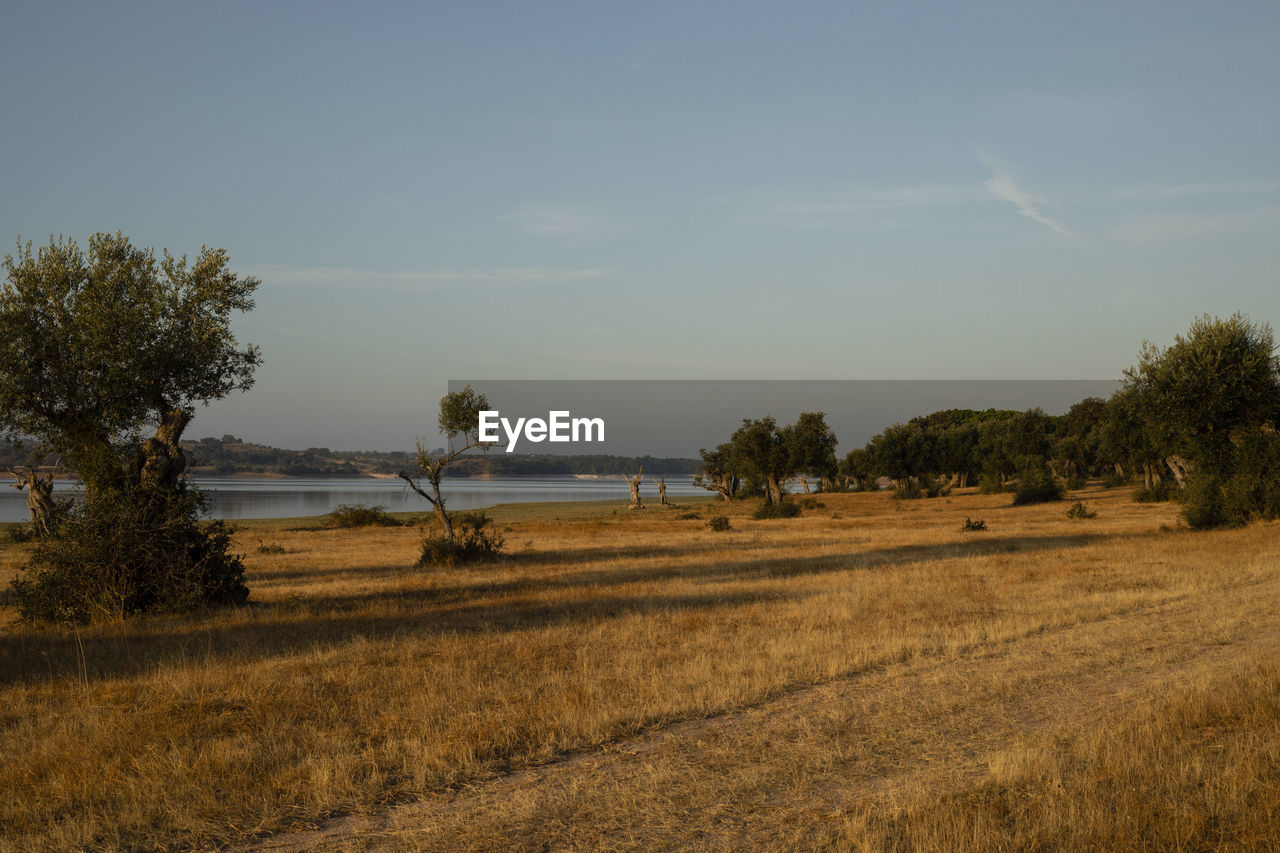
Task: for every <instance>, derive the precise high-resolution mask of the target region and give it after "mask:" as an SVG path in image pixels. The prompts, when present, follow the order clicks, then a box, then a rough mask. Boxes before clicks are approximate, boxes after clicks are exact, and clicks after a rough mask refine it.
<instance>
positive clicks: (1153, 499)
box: [1133, 480, 1173, 504]
mask: <svg viewBox="0 0 1280 853" xmlns="http://www.w3.org/2000/svg"><path fill="white" fill-rule="evenodd" d="M1172 496H1173V489H1172V488H1171V487H1170V486H1169V481H1168V480H1160V481H1158V482H1157V483H1156V484H1155V485H1154V486H1152V487H1151V488H1147V487H1146V486H1143V487H1142V488H1141V489H1138V491H1136V492H1134V493H1133V499H1134V500H1135V501H1137V502H1138V503H1140V504H1153V503H1161V502H1163V501H1167V500H1169V498H1170V497H1172Z"/></svg>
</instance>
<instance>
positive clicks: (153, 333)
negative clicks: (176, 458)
mask: <svg viewBox="0 0 1280 853" xmlns="http://www.w3.org/2000/svg"><path fill="white" fill-rule="evenodd" d="M228 263H229V259H228V256H227V253H226V252H224V251H223V250H221V249H202V250H201V252H200V254H199V256H198V257H197V258H196V260H195V262H194V263H193V264H188V262H187V259H186V257H185V256H184V257H182V258H179V259H175V258H173V257H172V256H171V255H169V253H168V252H165V253H164V254H163V257H162V258H160V259H157V258H156V256H155V253H154V252H153V250H151V249H139V248H136V247H134V246H132V245H131V244H130V243H129V240H128V239H127V238H126V237H124V236H123V235H121V234H119V233H117V234H115V235H111V234H95V235H93V236H92V237H90V238H89V250H88V253H87V254H86V253H83V252H81V250H80V248H79V247H78V246H77V245H76V243H75V242H74V241H67V240H62V239H59V240H56V241H50V243H49V245H48V246H44V247H41V248H40V249H39V250H38V251H37V252H35V253H33V252H32V247H31V243H30V242H28V243H26V244H25V245H23V244H21V243H20V244H19V245H18V251H17V254H16V255H7V256H6V257H5V259H4V270H5V273H6V281H5V284H4V286H3V289H2V290H0V379H2V380H3V381H0V425H2V426H3V427H5V428H6V429H9V430H12V431H13V432H14V433H15V434H20V435H25V436H30V437H31V438H34V439H35V440H37V441H39V442H41V443H42V444H43V445H44V446H45V447H47V448H49V449H51V450H52V451H53V452H55V453H56V454H57V455H58V456H60V457H61V459H62V461H63V463H64V464H65V465H67V466H68V467H70V468H71V469H72V470H75V471H76V472H77V473H78V474H79V475H80V477H81V478H82V479H83V480H84V481H85V483H86V486H87V487H88V488H89V489H90V490H92V489H94V488H97V487H99V486H106V485H108V484H112V483H118V482H121V481H126V482H127V481H129V480H131V479H133V480H136V477H137V472H136V471H134V470H132V466H133V464H134V459H135V456H136V452H137V449H138V447H139V443H140V441H139V436H140V434H141V431H142V430H143V429H144V427H146V426H148V425H152V424H155V423H157V422H159V421H160V420H161V419H162V418H163V417H164V416H165V415H167V414H169V413H170V412H173V411H175V410H176V411H181V412H185V413H186V414H187V415H188V416H189V415H190V413H191V412H192V411H193V410H194V406H195V404H196V403H201V402H202V403H207V402H209V401H211V400H217V399H220V398H222V397H225V396H227V395H228V394H229V393H231V392H232V391H234V390H237V389H238V390H245V389H248V388H249V387H250V386H251V385H252V384H253V373H254V369H255V368H256V367H257V366H258V364H259V363H260V361H261V358H260V355H259V352H258V349H257V348H256V347H253V346H249V347H245V348H243V349H242V348H240V347H239V346H238V344H237V342H236V339H235V336H234V335H233V334H232V331H231V315H232V314H233V313H234V312H242V311H249V310H251V309H252V308H253V300H252V298H251V296H252V293H253V291H254V289H255V288H257V286H258V281H257V279H254V278H247V277H246V278H239V277H237V276H236V275H235V274H234V273H232V272H231V271H230V270H229V269H228Z"/></svg>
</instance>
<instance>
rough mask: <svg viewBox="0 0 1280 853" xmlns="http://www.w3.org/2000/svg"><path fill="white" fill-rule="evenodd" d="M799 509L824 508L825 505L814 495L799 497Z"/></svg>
mask: <svg viewBox="0 0 1280 853" xmlns="http://www.w3.org/2000/svg"><path fill="white" fill-rule="evenodd" d="M800 508H801V509H826V508H827V505H826V504H824V503H823V502H822V501H820V500H818V499H817V498H815V497H803V498H801V499H800Z"/></svg>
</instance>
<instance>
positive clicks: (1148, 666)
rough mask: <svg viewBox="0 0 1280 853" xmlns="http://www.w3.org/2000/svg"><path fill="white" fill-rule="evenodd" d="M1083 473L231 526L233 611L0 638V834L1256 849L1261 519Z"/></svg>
mask: <svg viewBox="0 0 1280 853" xmlns="http://www.w3.org/2000/svg"><path fill="white" fill-rule="evenodd" d="M1082 496H1083V497H1084V498H1085V499H1086V500H1087V501H1089V503H1090V504H1091V505H1092V506H1093V507H1095V508H1097V509H1098V510H1099V516H1098V518H1096V519H1090V520H1082V521H1071V520H1068V519H1067V518H1066V517H1065V514H1064V513H1065V510H1066V508H1067V506H1068V504H1067V503H1063V504H1050V505H1044V506H1038V507H1026V508H1012V507H1009V506H1007V504H1008V501H1009V498H1008V496H994V497H981V496H976V495H966V496H959V497H954V498H946V499H936V500H930V501H917V502H899V501H892V500H890V499H888V497H887V496H885V495H828V496H823V497H822V498H821V500H822V501H823V502H824V503H825V505H826V506H825V508H824V509H815V510H810V511H807V512H806V514H805V517H804V518H801V519H795V520H786V521H762V522H755V521H751V520H750V519H749V517H748V516H749V509H750V508H749V507H747V506H740V505H734V506H733V507H731V508H729V509H728V510H727V514H728V515H730V516H731V517H732V523H733V529H732V530H731V531H729V532H726V533H715V532H712V531H710V530H708V529H707V527H706V523H705V518H706V516H708V515H710V514H712V510H711V507H710V505H707V504H702V505H699V507H698V512H699V513H700V517H699V518H692V519H691V518H682V516H683V515H684V514H685V511H686V510H687V509H689V507H687V506H686V507H684V508H682V509H677V510H669V511H661V510H657V509H650V510H646V511H644V512H643V513H636V514H631V513H628V512H627V511H626V510H625V509H623V510H620V511H618V512H616V513H615V512H614V509H615V508H614V507H612V506H606V507H601V506H599V505H575V506H554V507H546V506H544V507H508V508H503V509H501V510H500V511H499V512H498V513H497V514H498V516H499V517H500V519H501V523H502V525H504V526H507V527H509V528H510V530H509V531H507V533H506V537H507V544H508V550H509V551H510V552H511V556H510V557H509V558H508V559H505V560H503V561H502V562H500V563H497V564H495V565H490V566H483V567H477V568H474V569H466V570H452V571H448V572H434V571H426V570H421V569H414V568H412V567H411V566H412V564H413V562H414V560H415V558H416V556H417V541H418V538H419V536H420V531H419V530H417V529H416V528H413V527H404V528H378V529H371V530H359V531H341V530H338V531H329V530H317V529H296V527H294V528H291V526H290V525H280V524H274V525H272V524H255V525H252V526H248V527H246V528H245V529H244V530H243V531H242V532H241V534H240V542H241V546H242V548H243V550H245V551H247V552H248V556H247V558H246V561H247V562H248V564H249V566H250V572H251V576H250V582H251V588H252V590H253V599H252V600H253V604H252V606H250V607H247V608H244V609H242V610H239V611H235V612H230V613H221V614H215V615H210V616H207V617H202V618H199V619H177V618H164V619H151V620H146V621H142V622H137V623H133V624H128V625H115V626H104V627H99V628H93V629H87V630H82V631H78V632H42V631H32V630H29V629H25V628H22V627H20V626H18V625H16V624H10V625H8V626H7V627H6V628H4V629H3V633H2V634H0V732H2V734H0V737H2V738H3V742H2V749H0V791H4V792H6V794H7V796H5V797H3V798H0V827H2V828H3V841H2V842H0V846H2V847H3V848H4V849H15V850H25V849H49V848H59V849H79V848H83V847H88V848H107V849H115V848H129V849H155V848H161V847H197V848H209V847H214V846H219V845H225V844H230V845H233V846H238V847H239V846H246V845H248V846H257V847H261V848H269V849H297V850H306V849H321V848H327V849H368V848H371V847H379V846H381V847H383V848H385V849H414V850H416V849H439V850H453V849H468V848H470V849H506V848H511V847H515V848H523V849H547V848H576V849H620V848H628V849H636V848H639V849H652V848H664V847H666V848H674V849H683V848H690V847H692V848H702V849H743V848H757V849H780V850H781V849H797V848H815V847H826V848H832V849H870V850H878V849H930V850H931V849H974V848H977V849H1062V850H1067V849H1081V848H1085V847H1107V848H1115V849H1137V848H1145V847H1152V846H1156V847H1167V848H1172V849H1239V848H1242V847H1243V848H1254V849H1274V848H1277V847H1280V811H1278V809H1277V799H1278V798H1277V797H1276V795H1275V791H1276V790H1280V657H1277V654H1276V653H1277V652H1280V537H1278V536H1277V534H1278V533H1280V525H1276V524H1269V525H1258V526H1254V527H1251V528H1248V529H1244V530H1235V531H1222V532H1213V533H1191V532H1188V531H1185V530H1179V529H1176V512H1177V510H1176V507H1173V506H1168V505H1154V506H1153V505H1138V504H1134V503H1132V502H1131V501H1130V500H1129V499H1128V495H1127V494H1125V493H1123V492H1104V491H1100V490H1090V491H1088V492H1087V493H1084V494H1083V495H1082ZM1075 497H1079V496H1073V499H1074V498H1075ZM715 512H716V513H721V512H726V510H723V509H720V508H717V509H715ZM834 515H838V516H839V517H838V518H837V517H833V516H834ZM966 516H972V517H982V518H985V519H986V521H987V525H988V527H989V531H988V532H985V533H961V532H959V527H960V525H961V523H962V522H963V521H964V519H965V517H966ZM557 519H558V520H557ZM291 524H292V523H291ZM1162 527H1163V528H1165V529H1162ZM269 543H275V544H279V545H281V546H283V547H284V548H285V553H283V554H259V553H257V551H256V549H257V547H258V545H259V544H269ZM2 559H3V563H0V566H2V568H0V580H4V579H5V578H7V576H10V575H11V574H12V572H13V571H14V568H15V567H16V566H17V565H18V564H20V562H21V559H22V557H21V553H20V549H19V548H18V547H17V546H6V550H5V551H4V553H3V555H2ZM0 618H3V617H0Z"/></svg>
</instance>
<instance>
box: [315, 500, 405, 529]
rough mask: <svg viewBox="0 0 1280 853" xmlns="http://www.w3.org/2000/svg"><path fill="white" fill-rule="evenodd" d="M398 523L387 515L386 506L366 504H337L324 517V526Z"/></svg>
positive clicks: (394, 524)
mask: <svg viewBox="0 0 1280 853" xmlns="http://www.w3.org/2000/svg"><path fill="white" fill-rule="evenodd" d="M399 524H400V522H398V521H396V520H395V519H394V518H392V517H391V516H389V515H387V508H386V507H384V506H369V505H368V504H339V505H338V506H335V507H334V508H333V509H331V510H330V511H329V513H328V514H327V515H325V517H324V526H325V527H342V528H346V527H372V526H375V525H379V526H382V527H397V526H399Z"/></svg>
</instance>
